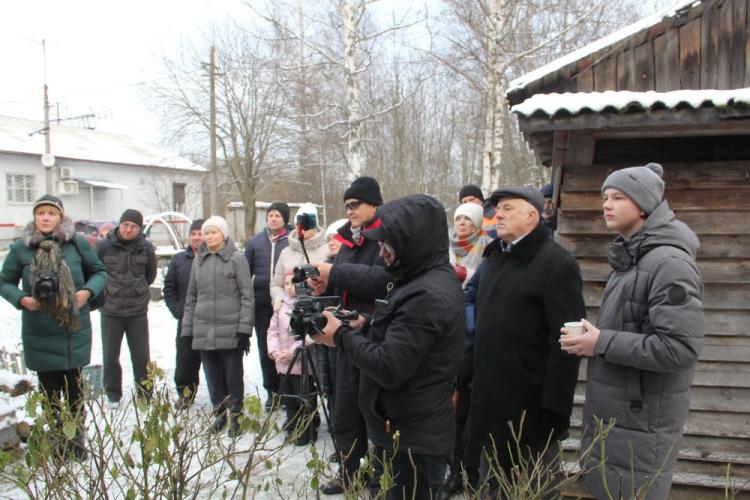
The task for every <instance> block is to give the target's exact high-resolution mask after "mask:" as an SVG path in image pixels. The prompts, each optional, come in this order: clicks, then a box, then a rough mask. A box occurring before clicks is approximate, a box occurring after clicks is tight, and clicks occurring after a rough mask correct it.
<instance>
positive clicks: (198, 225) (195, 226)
mask: <svg viewBox="0 0 750 500" xmlns="http://www.w3.org/2000/svg"><path fill="white" fill-rule="evenodd" d="M204 222H206V221H205V219H195V220H194V221H193V223H192V224H190V231H189V232H191V233H192V232H193V231H195V230H198V231H202V230H203V229H202V228H203V223H204Z"/></svg>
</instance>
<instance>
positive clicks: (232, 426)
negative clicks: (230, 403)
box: [227, 412, 242, 439]
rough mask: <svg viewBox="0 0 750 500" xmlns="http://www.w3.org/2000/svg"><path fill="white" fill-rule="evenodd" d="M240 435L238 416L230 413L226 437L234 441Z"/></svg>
mask: <svg viewBox="0 0 750 500" xmlns="http://www.w3.org/2000/svg"><path fill="white" fill-rule="evenodd" d="M240 434H242V428H241V427H240V414H239V413H235V412H232V413H231V415H230V420H229V430H228V431H227V435H228V436H229V437H230V438H232V439H234V438H237V437H239V436H240Z"/></svg>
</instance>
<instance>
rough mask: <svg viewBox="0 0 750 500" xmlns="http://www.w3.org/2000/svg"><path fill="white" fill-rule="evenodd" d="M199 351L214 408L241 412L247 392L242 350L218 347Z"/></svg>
mask: <svg viewBox="0 0 750 500" xmlns="http://www.w3.org/2000/svg"><path fill="white" fill-rule="evenodd" d="M198 352H200V355H201V361H202V362H203V374H204V375H205V376H206V385H207V386H208V395H209V396H210V398H211V404H212V405H213V406H214V410H216V411H221V410H223V409H226V408H229V409H230V410H232V412H233V413H239V412H240V411H241V410H242V400H243V397H244V394H245V384H244V381H243V377H244V373H245V372H244V368H243V366H242V354H243V353H242V350H241V349H217V350H215V351H198Z"/></svg>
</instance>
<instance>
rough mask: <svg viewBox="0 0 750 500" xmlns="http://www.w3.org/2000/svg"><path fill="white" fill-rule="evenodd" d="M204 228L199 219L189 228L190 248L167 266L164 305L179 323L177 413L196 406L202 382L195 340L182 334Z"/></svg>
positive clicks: (176, 376)
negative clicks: (196, 396) (194, 267)
mask: <svg viewBox="0 0 750 500" xmlns="http://www.w3.org/2000/svg"><path fill="white" fill-rule="evenodd" d="M202 226H203V219H196V220H194V221H193V223H192V224H190V234H189V235H188V242H189V244H188V246H187V248H186V249H185V250H183V251H182V252H180V253H178V254H177V255H175V256H174V257H172V260H170V261H169V266H167V275H166V276H165V277H164V302H166V304H167V308H169V312H171V313H172V316H174V317H175V319H176V320H177V345H176V354H175V358H176V359H175V368H174V384H175V387H176V388H177V398H178V399H177V403H176V404H175V408H177V409H178V410H179V409H183V408H186V407H188V406H190V405H191V404H192V403H193V401H194V400H195V392H196V391H197V390H198V381H199V380H200V375H199V374H200V369H201V356H200V353H199V352H197V351H194V350H193V347H192V345H191V344H192V342H193V339H192V337H181V336H180V333H181V332H182V315H183V313H184V311H185V298H186V297H187V291H188V285H190V270H191V269H192V268H193V259H194V258H195V256H196V255H198V251H199V250H200V247H201V245H202V244H203V232H202V231H201V228H202Z"/></svg>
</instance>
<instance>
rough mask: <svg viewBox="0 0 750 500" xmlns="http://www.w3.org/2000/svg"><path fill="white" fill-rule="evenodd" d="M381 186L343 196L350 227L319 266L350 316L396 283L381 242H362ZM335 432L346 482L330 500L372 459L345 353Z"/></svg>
mask: <svg viewBox="0 0 750 500" xmlns="http://www.w3.org/2000/svg"><path fill="white" fill-rule="evenodd" d="M382 203H383V197H382V196H381V194H380V186H379V185H378V182H377V181H376V180H375V179H373V178H372V177H359V178H357V179H355V180H354V181H353V182H352V184H351V185H350V186H349V187H348V188H347V190H346V191H345V192H344V209H345V210H346V216H347V219H349V222H347V223H346V224H344V225H343V226H342V227H341V228H340V229H339V230H338V232H337V234H336V235H335V236H334V238H336V239H337V240H338V241H339V242H341V248H340V249H339V253H338V254H337V255H336V259H335V260H334V261H333V264H326V263H321V262H316V263H314V264H315V265H316V267H317V268H318V271H319V273H320V275H321V279H322V280H323V281H327V282H328V285H329V286H332V287H333V288H334V293H335V294H336V295H338V296H340V297H341V302H342V306H343V307H344V309H347V310H349V311H355V310H356V311H358V312H361V313H366V314H371V313H372V311H373V303H374V300H375V299H380V298H383V297H384V296H385V294H386V285H387V284H388V283H389V282H390V281H391V280H392V279H393V277H392V276H391V274H390V273H388V272H387V271H386V270H385V262H384V261H383V259H382V258H381V257H380V256H379V255H378V251H379V247H378V243H377V241H374V240H370V239H366V238H364V237H363V235H362V233H363V231H365V230H367V228H368V224H369V222H370V221H372V220H373V219H374V217H375V214H376V210H377V207H378V206H379V205H382ZM335 388H336V389H335V391H336V392H335V395H334V401H335V404H334V405H333V412H332V413H333V418H332V427H333V435H334V439H336V445H337V448H338V450H339V452H340V453H341V454H342V455H343V460H341V458H340V459H339V460H340V461H341V468H340V473H341V477H340V478H338V479H336V480H334V481H332V482H330V483H328V484H326V485H324V486H323V488H322V492H323V493H324V494H326V495H332V494H339V493H342V492H343V491H344V482H346V481H348V480H349V479H351V478H352V477H353V475H354V474H355V473H356V471H357V469H358V468H359V462H360V459H361V458H362V457H364V456H365V454H366V453H367V426H366V424H365V420H364V417H363V416H362V412H361V411H360V410H359V406H358V404H357V394H358V393H359V371H358V370H357V368H356V367H355V366H354V365H353V364H352V363H351V361H349V359H348V358H347V357H346V356H345V355H344V354H343V353H341V352H340V351H338V352H337V354H336V383H335Z"/></svg>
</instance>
